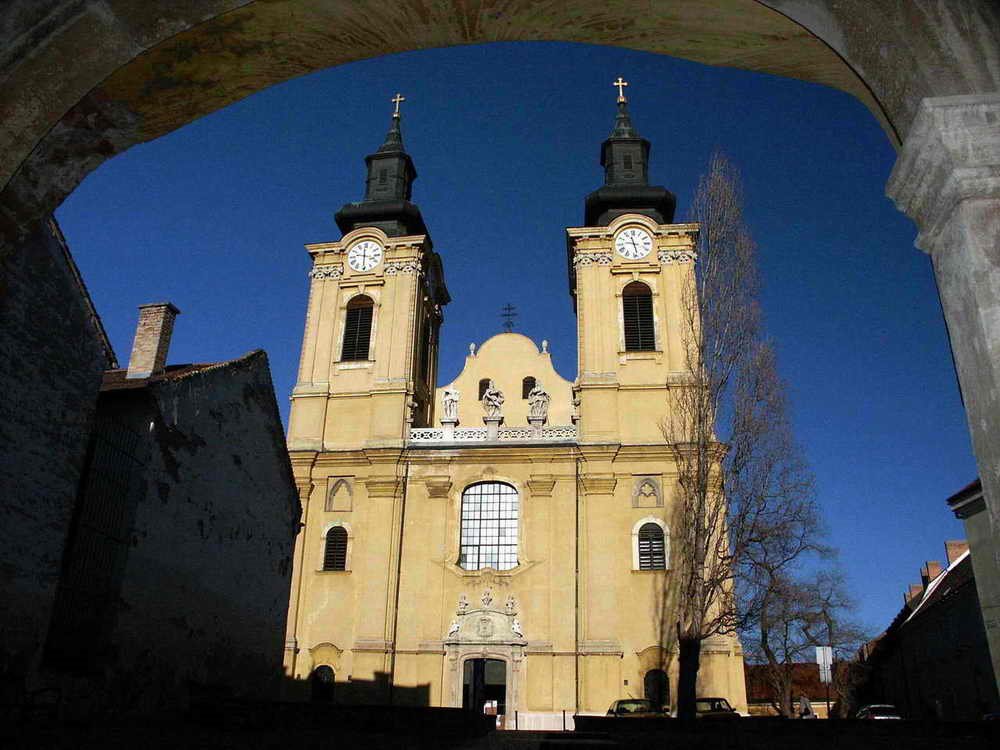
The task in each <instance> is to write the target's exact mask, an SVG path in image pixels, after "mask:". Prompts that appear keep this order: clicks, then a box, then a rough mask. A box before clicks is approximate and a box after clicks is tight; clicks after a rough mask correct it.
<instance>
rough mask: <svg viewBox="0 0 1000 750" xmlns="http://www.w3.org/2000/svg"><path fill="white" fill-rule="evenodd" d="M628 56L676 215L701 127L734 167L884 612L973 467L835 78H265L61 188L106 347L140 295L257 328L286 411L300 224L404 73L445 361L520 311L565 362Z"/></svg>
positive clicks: (774, 316)
mask: <svg viewBox="0 0 1000 750" xmlns="http://www.w3.org/2000/svg"><path fill="white" fill-rule="evenodd" d="M618 75H622V76H624V77H625V78H626V79H627V80H629V81H630V82H631V86H630V87H629V89H628V94H629V97H630V102H631V105H630V106H631V109H632V113H633V119H634V122H635V124H636V126H637V128H638V130H639V132H640V133H642V135H644V136H645V137H646V138H648V139H649V140H650V141H652V144H653V148H652V165H651V171H650V174H651V177H652V181H653V182H654V183H655V184H663V185H666V186H667V187H668V188H670V189H671V190H673V191H674V192H675V193H676V194H677V199H678V217H677V220H679V221H682V220H684V219H685V217H686V213H687V210H688V207H689V205H690V198H691V193H692V190H693V189H694V186H695V185H696V183H697V179H698V175H699V174H700V173H701V172H702V171H703V170H704V168H705V165H706V164H707V162H708V159H709V156H710V154H711V152H712V150H713V149H714V148H717V147H718V148H722V149H723V150H724V151H726V152H727V153H728V155H729V156H730V158H731V159H732V160H733V161H734V162H735V163H736V164H737V165H738V166H739V168H740V169H741V170H742V172H743V176H744V181H745V190H746V204H747V205H746V215H747V218H748V220H749V223H750V225H751V228H752V230H753V233H754V236H755V238H756V240H757V242H758V244H759V246H760V262H761V268H762V276H763V280H764V293H763V308H764V312H765V316H766V326H767V330H768V333H769V334H770V335H771V336H772V337H773V338H774V339H775V341H776V343H777V346H778V350H779V355H780V366H781V370H782V374H783V375H784V376H785V378H786V379H787V380H788V381H789V382H790V385H791V390H792V394H791V395H792V403H793V408H794V419H795V425H796V430H797V437H798V439H799V440H800V442H801V443H802V445H803V446H804V448H805V451H806V454H807V456H808V459H809V461H810V462H811V464H812V466H813V468H814V469H815V472H816V475H817V480H818V488H819V498H820V501H821V503H822V506H823V508H824V509H825V513H826V518H827V521H828V524H829V527H830V531H831V535H832V540H833V542H834V544H836V545H837V546H838V547H839V548H840V550H841V558H842V563H843V565H844V567H845V569H846V571H847V573H848V578H849V582H850V584H851V587H852V591H853V592H854V594H855V595H856V597H857V599H858V601H859V603H860V606H861V615H862V616H863V618H864V619H865V620H867V621H868V622H869V623H870V624H871V625H872V627H873V628H876V629H881V628H883V627H885V626H886V625H887V624H888V622H889V620H890V619H891V617H892V616H893V615H894V614H895V612H896V611H897V610H898V608H899V606H900V604H901V603H902V592H903V590H904V589H905V587H906V585H907V584H908V583H910V582H912V581H915V580H917V574H918V568H919V566H920V565H921V564H922V562H923V561H924V560H926V559H939V558H940V557H941V556H942V554H943V542H944V540H945V539H946V538H960V537H962V535H963V534H962V528H961V525H960V524H959V523H958V522H957V521H956V520H954V518H952V516H951V514H950V513H949V511H948V509H947V507H946V506H945V504H944V499H945V498H946V497H947V496H948V495H950V494H951V493H952V492H954V491H956V490H958V489H959V488H961V487H962V486H964V485H965V484H966V483H968V482H969V481H971V480H972V479H973V478H975V476H976V468H975V463H974V460H973V458H972V455H971V448H970V444H969V438H968V432H967V428H966V424H965V418H964V414H963V411H962V407H961V402H960V399H959V394H958V388H957V385H956V380H955V374H954V369H953V367H952V362H951V355H950V352H949V349H948V342H947V335H946V331H945V327H944V323H943V319H942V316H941V310H940V306H939V303H938V299H937V292H936V289H935V286H934V279H933V276H932V273H931V267H930V264H929V261H928V258H927V257H926V256H924V255H923V254H922V253H921V252H919V251H918V250H916V249H915V248H914V247H913V239H914V236H915V230H914V227H913V225H912V224H911V223H910V222H909V220H908V219H906V218H905V217H904V216H903V215H902V214H900V213H898V212H897V211H896V209H895V208H894V207H893V205H892V204H891V203H890V201H889V200H888V199H887V198H885V197H884V186H885V182H886V178H887V177H888V175H889V171H890V169H891V168H892V164H893V161H894V159H895V154H894V152H893V150H892V148H891V146H890V145H889V143H888V141H887V140H886V137H885V135H884V134H883V133H882V131H881V129H880V128H879V126H878V124H877V123H876V122H875V120H874V118H873V117H872V116H871V115H870V114H869V113H868V111H867V110H866V109H865V108H864V107H863V106H862V105H861V104H860V103H859V102H857V101H856V100H855V99H853V98H851V97H849V96H847V95H846V94H842V93H840V92H837V91H834V90H831V89H826V88H822V87H819V86H814V85H811V84H805V83H802V82H799V81H792V80H786V79H780V78H774V77H771V76H766V75H758V74H753V73H747V72H743V71H736V70H724V69H717V68H709V67H705V66H702V65H697V64H694V63H688V62H684V61H680V60H674V59H671V58H667V57H661V56H655V55H650V54H645V53H637V52H631V51H626V50H619V49H614V48H603V47H588V46H582V45H566V44H494V45H486V46H479V47H463V48H452V49H444V50H432V51H424V52H415V53H407V54H402V55H395V56H391V57H383V58H378V59H374V60H368V61H365V62H360V63H355V64H352V65H348V66H343V67H339V68H334V69H330V70H326V71H322V72H319V73H316V74H313V75H310V76H307V77H304V78H300V79H297V80H294V81H290V82H288V83H286V84H283V85H280V86H276V87H274V88H271V89H268V90H266V91H263V92H261V93H259V94H256V95H254V96H252V97H250V98H249V99H246V100H244V101H242V102H239V103H237V104H234V105H233V106H231V107H228V108H227V109H225V110H223V111H221V112H217V113H215V114H213V115H211V116H208V117H205V118H203V119H201V120H198V121H197V122H194V123H192V124H191V125H189V126H187V127H185V128H183V129H181V130H180V131H177V132H175V133H173V134H171V135H168V136H165V137H163V138H160V139H159V140H157V141H155V142H153V143H149V144H146V145H143V146H138V147H136V148H133V149H132V150H130V151H128V152H127V153H125V154H123V155H121V156H118V157H116V158H114V159H112V160H111V161H109V162H107V163H106V164H105V165H104V166H102V167H101V168H100V169H98V170H97V171H96V172H94V173H93V174H92V175H90V176H89V177H88V178H87V179H86V181H85V182H84V183H83V185H81V186H80V188H79V189H77V190H76V191H75V192H74V193H73V194H72V195H71V196H70V198H69V199H68V200H67V201H66V202H65V203H64V204H63V206H62V207H61V208H60V209H59V210H58V211H57V214H56V215H57V217H58V219H59V221H60V223H61V224H62V227H63V229H64V231H65V233H66V235H67V237H68V239H69V243H70V246H71V248H72V250H73V253H74V255H75V257H76V259H77V262H78V263H79V265H80V267H81V269H82V271H83V275H84V278H85V280H86V282H87V284H88V286H89V288H90V291H91V293H92V295H93V297H94V300H95V303H96V305H97V308H98V311H99V312H100V314H101V315H102V317H103V320H104V323H105V325H106V327H107V329H108V332H109V334H110V336H111V340H112V342H113V344H114V346H115V349H116V350H117V353H118V356H119V359H121V360H123V361H126V360H127V359H128V354H129V350H130V347H131V338H132V333H133V330H134V326H135V322H136V315H137V313H136V306H137V305H139V304H142V303H144V302H151V301H159V300H170V301H172V302H174V303H175V304H176V305H177V306H178V307H179V308H180V309H181V310H182V313H183V314H182V315H181V317H180V318H179V320H178V324H177V327H176V330H175V334H174V340H173V344H172V348H171V353H170V361H171V362H173V363H180V362H192V361H194V362H204V361H217V360H222V359H227V358H231V357H235V356H238V355H240V354H243V353H245V352H247V351H249V350H251V349H255V348H263V349H265V350H266V351H267V352H268V355H269V357H270V361H271V370H272V373H273V376H274V382H275V387H276V389H277V393H278V400H279V403H280V404H281V405H282V409H283V413H284V415H285V416H286V417H287V411H288V402H287V396H288V394H289V392H290V391H291V388H292V386H293V384H294V380H295V375H296V367H297V363H298V354H299V346H300V343H301V335H302V329H303V321H304V312H305V303H306V292H307V278H306V274H307V272H308V270H309V258H308V256H307V254H306V253H305V251H304V250H303V248H302V245H303V244H304V243H307V242H320V241H326V240H334V239H337V238H338V237H339V232H338V230H337V228H336V225H335V224H334V222H333V214H334V212H335V211H336V210H337V209H338V208H339V207H340V206H341V205H342V204H344V203H345V202H348V201H353V200H359V199H360V198H361V197H362V194H363V185H364V183H363V178H364V162H363V157H364V155H365V154H367V153H370V152H371V151H373V150H374V149H375V148H376V147H377V146H378V145H379V144H380V143H381V141H382V137H383V135H384V133H385V130H386V127H387V126H388V123H389V113H390V112H391V105H390V103H389V99H390V97H392V95H393V94H394V93H395V92H396V91H400V92H402V93H403V94H404V95H405V96H406V97H407V100H406V102H405V103H404V105H403V111H404V118H403V135H404V140H405V143H406V146H407V149H408V151H409V152H410V154H411V155H412V156H413V159H414V161H415V162H416V165H417V170H418V172H419V175H420V176H419V179H418V180H417V182H416V184H415V187H414V200H415V201H416V202H417V203H418V204H419V205H420V207H421V209H422V210H423V214H424V218H425V220H426V221H427V224H428V227H429V228H430V231H431V233H432V235H433V237H434V242H435V247H436V249H437V250H438V251H439V252H440V253H441V255H442V257H443V259H444V267H445V274H446V277H447V280H448V284H449V288H450V291H451V294H452V297H453V298H454V299H453V302H452V303H451V305H449V306H448V308H447V310H446V314H445V325H444V328H443V342H442V361H441V378H442V383H443V382H448V381H449V380H451V378H453V377H454V376H455V375H456V374H457V373H458V370H459V369H460V367H461V365H462V362H463V357H464V354H465V352H466V351H467V347H468V344H469V342H471V341H476V342H481V341H483V340H485V339H486V338H488V337H489V336H490V335H492V334H494V333H497V332H498V331H499V330H500V317H499V312H500V308H501V306H502V305H503V304H505V303H507V302H510V303H512V304H514V305H516V306H517V308H518V310H519V311H520V317H519V319H518V325H517V328H516V330H518V331H520V332H522V333H525V334H527V335H528V336H531V337H532V338H534V339H535V340H536V341H540V340H541V339H543V338H546V339H548V340H549V342H550V349H551V351H552V352H553V357H554V361H555V364H556V366H557V368H558V369H559V371H560V372H561V373H562V375H563V376H564V377H566V378H568V379H570V380H572V379H573V378H574V375H575V371H576V361H575V359H576V350H575V343H574V337H575V321H574V317H573V311H572V307H571V305H570V298H569V294H568V292H567V279H566V250H565V234H564V228H565V227H567V226H578V225H580V224H581V223H582V222H583V199H584V196H585V195H586V194H587V193H588V192H589V191H591V190H593V189H594V188H596V187H597V186H598V185H599V184H600V183H601V179H602V172H601V168H600V165H599V161H598V157H599V146H600V143H601V141H602V140H603V139H604V138H605V137H607V135H608V133H609V132H610V130H611V126H612V123H613V120H614V111H615V93H616V91H615V89H614V88H613V87H612V86H611V81H612V80H614V79H615V77H616V76H618Z"/></svg>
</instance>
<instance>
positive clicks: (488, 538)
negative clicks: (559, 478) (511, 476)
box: [458, 482, 519, 570]
mask: <svg viewBox="0 0 1000 750" xmlns="http://www.w3.org/2000/svg"><path fill="white" fill-rule="evenodd" d="M518 513H519V499H518V496H517V490H516V489H514V488H513V487H511V486H510V485H509V484H504V483H502V482H479V483H477V484H473V485H470V486H469V487H466V488H465V491H464V492H463V493H462V528H461V535H462V539H461V548H460V553H459V558H458V564H459V567H462V568H465V569H466V570H480V569H481V568H493V569H494V570H510V569H511V568H513V567H516V566H517V521H518Z"/></svg>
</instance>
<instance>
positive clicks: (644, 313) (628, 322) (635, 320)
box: [622, 281, 656, 352]
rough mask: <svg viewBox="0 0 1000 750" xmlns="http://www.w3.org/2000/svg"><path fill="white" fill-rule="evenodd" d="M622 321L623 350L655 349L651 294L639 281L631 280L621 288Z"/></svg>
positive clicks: (642, 350) (646, 350) (645, 350)
mask: <svg viewBox="0 0 1000 750" xmlns="http://www.w3.org/2000/svg"><path fill="white" fill-rule="evenodd" d="M622 321H623V323H624V326H625V351H627V352H648V351H653V350H655V349H656V335H655V333H654V332H653V295H652V293H651V292H650V291H649V287H648V286H646V285H645V284H643V283H642V282H641V281H633V282H632V283H631V284H629V285H628V286H626V287H625V288H624V289H623V290H622Z"/></svg>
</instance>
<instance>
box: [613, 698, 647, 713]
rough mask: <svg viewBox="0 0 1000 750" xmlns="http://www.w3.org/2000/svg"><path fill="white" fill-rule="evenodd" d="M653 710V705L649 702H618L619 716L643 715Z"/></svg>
mask: <svg viewBox="0 0 1000 750" xmlns="http://www.w3.org/2000/svg"><path fill="white" fill-rule="evenodd" d="M652 710H653V704H652V703H650V702H649V701H644V700H634V701H618V713H620V714H644V713H649V712H650V711H652Z"/></svg>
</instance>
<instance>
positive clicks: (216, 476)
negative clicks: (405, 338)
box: [102, 352, 299, 709]
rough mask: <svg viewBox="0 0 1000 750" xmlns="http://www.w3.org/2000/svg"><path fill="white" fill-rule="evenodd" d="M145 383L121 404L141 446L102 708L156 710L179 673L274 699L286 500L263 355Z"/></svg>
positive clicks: (295, 513)
mask: <svg viewBox="0 0 1000 750" xmlns="http://www.w3.org/2000/svg"><path fill="white" fill-rule="evenodd" d="M146 391H147V392H148V402H147V403H148V404H149V407H148V409H142V410H138V411H133V412H131V414H132V418H133V420H134V423H135V424H136V426H137V427H140V426H143V424H142V423H144V427H145V433H146V434H148V435H149V436H150V440H151V443H152V445H151V459H150V465H149V468H148V470H147V488H146V493H145V496H144V499H143V500H142V501H141V502H140V503H139V506H138V508H137V512H136V520H135V526H134V530H133V534H132V548H131V550H130V551H129V556H128V562H127V565H126V568H125V572H124V577H123V584H122V590H121V602H122V609H121V611H120V613H119V618H118V624H117V627H116V631H115V635H114V639H113V640H114V642H115V643H116V645H117V647H118V656H119V660H118V664H117V666H116V668H115V674H114V675H113V677H114V679H113V681H112V683H111V684H112V685H113V687H112V689H113V690H114V691H117V692H116V693H115V694H114V695H112V696H110V697H111V699H112V702H113V703H114V704H116V705H118V706H122V707H127V706H128V704H129V701H130V700H132V699H133V698H134V699H136V700H139V706H138V708H140V709H146V708H162V707H163V706H164V705H170V704H171V703H173V702H175V701H176V700H178V698H180V699H181V700H183V695H184V692H185V691H184V690H183V689H182V690H180V691H175V690H174V686H175V685H182V686H183V684H184V683H185V682H186V681H188V680H191V681H194V682H197V683H200V684H202V685H225V686H228V687H229V688H231V689H232V690H233V692H234V693H236V694H242V695H249V696H256V697H263V696H270V697H275V695H277V692H276V691H277V690H278V687H279V681H280V679H281V659H282V653H283V651H282V649H283V641H284V634H285V619H286V611H287V608H288V594H289V582H290V580H291V558H292V545H293V543H294V536H295V533H296V531H297V523H298V519H299V503H298V493H297V491H296V489H295V485H294V482H293V479H292V472H291V465H290V463H289V460H288V454H287V452H286V449H285V445H284V436H283V434H282V429H281V421H280V418H279V414H278V408H277V403H276V402H275V397H274V388H273V386H272V383H271V377H270V371H269V368H268V365H267V357H266V355H265V354H264V353H263V352H255V353H253V354H250V355H248V356H247V357H245V358H243V359H240V360H236V361H234V362H228V363H224V364H221V365H219V366H216V367H213V368H210V369H207V370H200V371H197V372H195V373H192V374H189V375H186V376H182V377H179V378H171V379H166V380H162V381H159V382H154V383H152V384H150V385H149V386H148V388H147V389H146ZM114 395H115V394H113V393H112V394H109V396H111V397H114ZM119 397H120V394H119ZM102 404H103V401H102ZM102 408H103V406H102ZM150 424H152V429H150Z"/></svg>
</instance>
